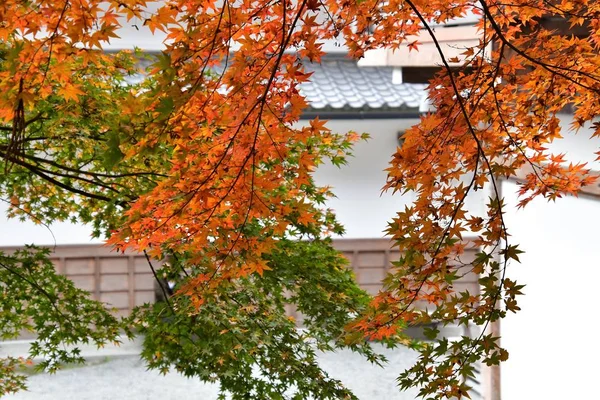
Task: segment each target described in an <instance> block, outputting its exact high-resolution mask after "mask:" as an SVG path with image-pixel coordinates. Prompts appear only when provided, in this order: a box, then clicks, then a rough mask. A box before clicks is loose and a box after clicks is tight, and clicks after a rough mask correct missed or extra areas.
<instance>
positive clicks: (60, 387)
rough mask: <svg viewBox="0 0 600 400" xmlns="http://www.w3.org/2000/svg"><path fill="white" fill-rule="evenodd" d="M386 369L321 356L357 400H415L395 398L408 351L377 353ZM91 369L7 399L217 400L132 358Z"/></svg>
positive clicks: (35, 384)
mask: <svg viewBox="0 0 600 400" xmlns="http://www.w3.org/2000/svg"><path fill="white" fill-rule="evenodd" d="M378 350H379V351H380V352H382V353H384V354H385V355H386V356H387V358H388V360H389V364H388V365H387V366H386V368H384V369H382V368H379V367H377V366H372V365H370V364H369V363H368V362H367V361H365V360H364V359H362V358H361V357H360V356H358V355H356V354H353V353H351V352H350V351H340V352H337V353H328V354H323V355H322V356H321V357H320V363H321V365H322V366H323V368H324V369H325V370H327V371H328V372H329V373H330V374H331V376H333V377H335V378H338V379H340V380H342V382H344V383H345V384H346V385H347V386H348V387H349V388H351V389H352V390H353V391H354V393H355V394H356V395H357V396H358V397H359V398H360V399H361V400H379V399H381V400H409V399H411V400H412V399H414V398H415V394H414V392H412V393H407V392H405V393H400V392H399V391H398V388H397V387H396V382H395V379H396V377H397V376H398V374H399V373H400V372H401V371H403V370H404V368H406V367H408V366H410V365H411V364H412V362H414V360H415V354H414V353H413V352H411V351H410V350H408V349H404V348H401V349H395V350H387V349H383V348H380V349H378ZM95 363H96V364H95V365H88V366H83V367H77V368H71V369H65V370H62V371H59V372H58V373H56V374H55V375H47V374H37V375H33V376H31V377H29V381H28V386H29V390H28V391H27V392H20V393H17V394H14V395H9V396H6V397H5V398H6V399H9V400H33V399H35V400H45V399H57V400H58V399H60V400H104V399H106V400H109V399H110V400H121V399H125V400H129V399H131V400H143V399H160V400H171V399H173V400H175V399H177V400H180V399H200V400H213V399H216V398H217V395H218V386H217V385H209V384H204V383H201V382H200V381H198V380H194V379H187V378H185V377H183V376H181V375H179V374H177V373H176V372H172V373H169V374H167V375H165V376H163V375H160V374H159V373H158V372H156V371H147V370H146V367H145V366H144V363H143V362H142V361H141V360H139V358H138V357H137V356H126V357H112V358H111V357H109V358H108V359H107V360H104V361H102V362H100V363H98V360H96V361H95Z"/></svg>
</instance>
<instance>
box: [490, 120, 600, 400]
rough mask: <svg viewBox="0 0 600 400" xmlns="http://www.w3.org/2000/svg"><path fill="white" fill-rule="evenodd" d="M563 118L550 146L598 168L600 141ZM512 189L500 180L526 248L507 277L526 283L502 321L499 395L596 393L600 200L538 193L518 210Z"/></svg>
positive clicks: (513, 226) (548, 399)
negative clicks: (504, 354) (504, 353)
mask: <svg viewBox="0 0 600 400" xmlns="http://www.w3.org/2000/svg"><path fill="white" fill-rule="evenodd" d="M561 121H562V127H563V132H564V133H563V136H564V137H565V138H564V139H562V140H560V141H557V142H555V143H554V144H552V146H551V148H552V149H553V150H554V151H556V152H564V153H566V157H567V158H568V159H569V160H570V161H574V162H575V161H583V162H588V163H589V166H590V167H591V168H593V169H595V170H600V163H598V162H594V159H595V155H594V154H593V152H594V151H597V150H598V149H599V147H600V141H599V140H597V139H594V140H591V139H590V138H589V133H590V132H589V131H587V130H582V131H580V132H579V133H578V134H577V135H576V134H574V133H572V132H568V126H569V124H570V122H571V118H570V117H568V116H566V115H563V116H561ZM517 189H518V187H517V185H516V184H514V183H508V182H505V183H504V184H503V194H504V197H505V199H506V201H507V206H508V208H507V211H508V212H507V216H506V219H507V224H508V227H509V229H510V232H511V234H512V237H511V241H512V242H513V243H518V244H519V247H520V248H521V249H522V250H524V251H525V252H526V253H525V254H523V255H521V256H520V259H521V261H522V263H521V264H518V263H513V264H511V265H510V267H509V269H508V275H509V277H511V278H516V279H517V280H518V281H519V283H521V284H526V285H527V286H526V287H525V290H524V292H525V296H523V297H521V299H520V306H521V308H522V310H521V311H520V312H519V313H517V314H514V315H511V316H509V317H508V318H506V319H505V320H504V321H502V328H501V332H502V343H503V345H505V346H506V347H507V349H508V351H509V353H510V358H509V360H508V361H507V362H506V363H505V364H504V365H503V366H502V378H501V379H502V380H501V382H502V392H503V393H502V398H504V399H508V400H513V399H514V400H520V399H527V400H529V399H545V400H554V399H556V400H565V399H596V398H599V395H598V388H597V381H596V379H597V375H598V367H597V361H598V360H599V359H600V345H598V341H597V339H596V336H597V332H598V328H599V327H600V322H599V321H598V315H599V313H598V310H597V306H596V304H597V303H598V297H597V294H598V284H599V282H600V246H598V239H597V238H598V234H597V231H598V227H599V226H600V199H598V198H595V199H593V198H591V197H584V196H581V197H579V198H575V197H571V196H570V197H566V198H563V199H559V200H557V201H556V202H553V203H549V202H547V201H546V200H544V199H536V200H534V201H533V202H532V203H531V204H529V205H528V206H527V207H526V208H525V209H522V210H517V209H516V207H515V205H516V203H517V197H516V191H517Z"/></svg>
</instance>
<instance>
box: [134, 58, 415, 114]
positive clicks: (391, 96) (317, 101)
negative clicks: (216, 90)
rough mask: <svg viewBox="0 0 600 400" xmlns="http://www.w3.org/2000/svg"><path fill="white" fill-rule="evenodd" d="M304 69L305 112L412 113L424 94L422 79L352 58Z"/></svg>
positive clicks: (136, 78) (142, 62)
mask: <svg viewBox="0 0 600 400" xmlns="http://www.w3.org/2000/svg"><path fill="white" fill-rule="evenodd" d="M151 63H152V60H151V59H142V60H140V67H142V68H145V67H147V66H149V65H150V64H151ZM306 70H307V71H312V72H313V74H312V76H311V77H310V81H309V82H305V83H303V84H302V85H300V91H301V93H302V94H303V95H304V96H306V99H307V101H308V104H309V108H308V109H307V110H306V112H307V113H309V114H313V115H314V114H319V113H336V114H342V115H348V114H352V113H353V112H360V113H361V114H368V113H373V112H383V113H386V112H394V113H404V112H408V113H411V112H412V113H415V112H418V110H419V105H420V104H421V102H422V101H423V100H424V98H425V96H426V91H425V87H426V86H427V85H426V84H424V83H400V84H397V83H394V81H393V79H392V76H393V73H394V72H393V71H394V69H393V68H392V67H359V66H358V65H357V64H356V61H354V60H351V59H347V58H343V57H341V56H334V57H325V58H324V59H323V61H322V62H321V63H320V64H308V65H306ZM143 79H144V75H143V74H137V75H134V76H130V77H128V79H127V81H128V82H129V83H138V82H140V81H141V80H143ZM343 118H345V117H343Z"/></svg>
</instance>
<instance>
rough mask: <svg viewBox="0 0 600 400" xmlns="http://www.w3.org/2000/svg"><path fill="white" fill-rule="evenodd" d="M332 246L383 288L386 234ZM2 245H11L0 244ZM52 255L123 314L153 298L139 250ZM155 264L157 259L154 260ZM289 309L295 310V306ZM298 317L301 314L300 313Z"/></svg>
mask: <svg viewBox="0 0 600 400" xmlns="http://www.w3.org/2000/svg"><path fill="white" fill-rule="evenodd" d="M334 246H335V247H336V248H337V249H338V250H339V251H341V252H342V254H344V256H345V257H346V258H348V260H349V261H350V265H349V267H350V268H351V269H352V270H353V271H354V274H355V275H356V279H357V281H358V283H359V284H360V285H361V287H363V288H364V289H365V290H367V291H368V292H370V293H372V294H375V293H377V291H378V290H379V289H380V288H381V281H382V279H383V278H384V277H385V275H386V273H387V272H388V270H389V268H390V267H391V266H392V264H391V262H392V261H394V260H397V259H398V258H399V257H400V253H399V252H397V251H394V250H392V249H391V243H390V241H388V240H386V239H339V240H336V241H334ZM0 250H2V251H10V250H14V248H0ZM474 254H475V250H474V249H469V250H467V251H466V253H465V254H464V255H463V256H462V257H461V259H462V261H463V262H469V261H471V260H472V259H473V257H474ZM51 259H52V261H53V263H54V265H55V266H56V269H57V271H58V272H59V273H60V274H63V275H66V276H67V277H68V278H69V279H71V280H72V281H73V282H74V283H75V285H76V286H78V287H79V288H81V289H83V290H86V291H88V292H90V293H91V295H92V297H93V298H94V299H96V300H100V301H102V302H105V303H107V304H109V305H110V306H112V307H114V308H116V309H117V314H119V315H126V314H128V313H129V312H130V311H131V310H132V309H133V308H134V307H135V306H138V305H141V304H144V303H147V302H154V301H155V296H156V293H155V288H156V285H155V280H154V276H153V274H152V270H151V268H150V266H149V264H148V261H147V260H146V257H145V256H144V255H143V254H137V253H130V252H126V253H117V252H115V251H113V250H111V249H110V248H108V247H106V246H103V245H97V244H92V245H61V246H56V247H55V248H54V251H53V253H52V255H51ZM153 265H154V267H155V268H156V267H158V266H159V265H160V264H159V263H158V262H155V261H154V262H153ZM454 286H455V288H456V289H457V290H458V291H462V290H464V289H468V290H469V291H470V292H471V293H473V294H476V293H479V284H478V281H477V276H475V275H474V274H472V273H469V274H466V275H465V276H464V277H463V278H461V279H460V280H459V281H457V282H456V283H455V284H454ZM289 312H290V313H291V314H292V315H293V316H294V314H295V312H294V310H293V309H290V310H289ZM298 317H299V316H298Z"/></svg>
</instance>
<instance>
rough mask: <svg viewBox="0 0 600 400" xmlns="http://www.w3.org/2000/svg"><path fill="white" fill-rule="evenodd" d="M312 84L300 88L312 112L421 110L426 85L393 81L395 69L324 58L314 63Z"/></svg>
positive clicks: (309, 66)
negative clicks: (320, 61)
mask: <svg viewBox="0 0 600 400" xmlns="http://www.w3.org/2000/svg"><path fill="white" fill-rule="evenodd" d="M306 69H307V70H309V71H313V72H314V73H313V75H312V76H311V78H310V82H307V83H303V84H302V85H301V87H300V89H301V91H302V94H304V95H305V96H306V98H307V100H308V103H309V105H310V108H311V109H312V111H319V110H328V111H353V110H363V111H402V110H406V111H418V109H419V105H420V103H421V101H422V100H423V98H424V97H425V96H426V92H425V87H426V86H427V85H426V84H423V83H400V84H396V83H394V82H393V80H392V75H393V68H392V67H359V66H358V65H356V62H355V61H353V60H345V59H333V60H327V59H324V60H323V61H322V63H321V64H310V65H308V66H307V68H306Z"/></svg>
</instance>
